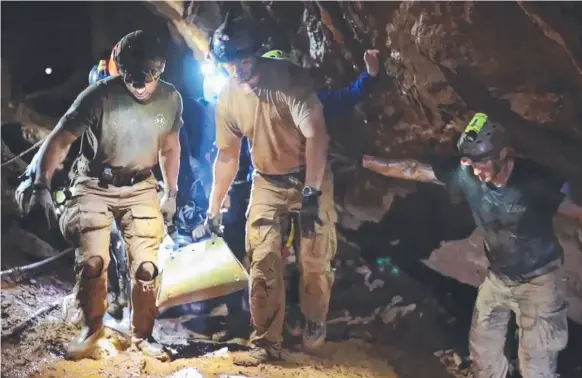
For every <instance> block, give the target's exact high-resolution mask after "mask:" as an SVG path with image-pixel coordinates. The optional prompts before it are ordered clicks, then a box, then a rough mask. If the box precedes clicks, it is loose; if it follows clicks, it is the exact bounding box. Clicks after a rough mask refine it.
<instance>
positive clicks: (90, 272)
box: [82, 256, 105, 279]
mask: <svg viewBox="0 0 582 378" xmlns="http://www.w3.org/2000/svg"><path fill="white" fill-rule="evenodd" d="M104 268H105V261H103V258H102V257H100V256H92V257H89V258H88V259H87V260H86V261H84V262H83V267H82V269H83V278H89V279H90V278H97V277H99V276H100V275H101V274H102V273H103V269H104Z"/></svg>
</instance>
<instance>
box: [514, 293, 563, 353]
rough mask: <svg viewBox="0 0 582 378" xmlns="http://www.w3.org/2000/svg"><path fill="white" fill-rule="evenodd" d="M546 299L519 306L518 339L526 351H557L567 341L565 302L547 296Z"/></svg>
mask: <svg viewBox="0 0 582 378" xmlns="http://www.w3.org/2000/svg"><path fill="white" fill-rule="evenodd" d="M532 300H533V301H536V299H532ZM547 301H548V302H547V303H543V302H546V301H544V300H542V303H537V304H531V305H529V306H520V309H519V310H520V313H519V314H517V322H518V325H519V339H520V345H521V347H522V348H524V350H526V351H549V352H559V351H561V350H562V349H564V348H565V347H566V344H567V343H568V316H567V303H566V302H565V301H563V300H556V299H549V298H548V299H547Z"/></svg>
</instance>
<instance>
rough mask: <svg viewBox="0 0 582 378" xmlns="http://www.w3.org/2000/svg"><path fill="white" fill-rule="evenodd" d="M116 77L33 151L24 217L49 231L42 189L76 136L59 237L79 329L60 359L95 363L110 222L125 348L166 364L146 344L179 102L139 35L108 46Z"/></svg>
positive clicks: (172, 177)
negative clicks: (116, 235) (69, 262)
mask: <svg viewBox="0 0 582 378" xmlns="http://www.w3.org/2000/svg"><path fill="white" fill-rule="evenodd" d="M113 59H114V61H115V64H116V66H117V68H118V69H119V73H120V76H117V77H110V78H106V79H104V80H100V81H98V82H97V83H96V84H93V85H91V86H90V87H88V88H87V89H86V90H84V91H83V92H81V94H80V95H79V96H78V97H77V99H76V100H75V102H74V103H73V105H72V106H71V107H70V108H69V110H68V111H67V113H66V114H65V115H64V116H63V117H62V118H61V120H60V121H59V123H58V124H57V126H56V127H55V129H54V130H53V131H52V132H51V134H50V135H49V137H48V139H47V141H46V143H44V144H43V146H42V148H41V150H40V152H39V154H40V157H39V165H38V168H37V172H36V178H35V183H34V185H33V191H32V195H31V199H30V204H29V212H30V213H33V214H35V213H38V214H39V215H40V216H42V217H45V218H46V220H47V222H48V224H49V225H51V226H54V224H55V222H56V217H55V214H54V205H53V200H52V198H51V192H50V183H51V178H52V176H53V173H54V172H55V168H56V167H57V166H59V165H60V163H61V161H62V160H63V159H64V158H65V156H66V154H67V152H68V150H69V148H70V146H71V144H72V143H73V142H74V141H75V140H76V139H78V138H80V137H81V138H83V139H82V143H83V154H82V155H81V156H80V157H79V159H80V161H79V162H78V163H77V172H76V175H75V178H74V180H73V183H72V187H71V191H72V198H71V200H70V201H68V202H67V205H66V208H65V211H64V213H63V215H62V216H61V218H60V222H59V225H60V229H61V231H62V233H63V235H64V236H65V238H66V239H67V240H68V241H70V242H71V243H73V244H74V245H75V246H76V247H77V250H76V263H75V272H76V273H77V290H76V299H77V302H78V305H79V307H80V308H81V310H82V312H83V317H84V324H83V328H82V330H81V334H80V335H79V337H78V338H77V339H76V340H74V341H73V342H72V343H71V344H70V345H69V346H68V347H67V351H66V358H68V359H80V358H85V357H95V356H96V355H95V353H94V352H96V351H97V350H98V349H99V347H98V341H99V339H100V338H101V337H102V335H103V315H104V314H105V311H106V309H107V298H106V295H107V267H108V265H109V261H110V257H109V234H110V227H111V223H112V220H115V221H116V222H117V223H118V225H119V228H120V231H121V232H122V234H123V237H124V239H125V243H126V245H127V254H128V264H129V265H130V266H129V271H130V276H131V302H132V306H131V307H132V316H131V325H132V333H133V342H134V344H135V345H136V347H137V348H138V349H140V350H141V351H142V352H143V353H145V354H147V355H150V356H153V357H156V358H159V359H162V360H165V359H167V358H168V357H169V356H168V354H167V352H166V351H165V350H164V348H163V347H162V346H161V345H160V344H159V343H157V342H156V341H155V340H154V339H153V338H152V330H153V325H154V319H155V317H156V314H157V311H158V310H157V308H156V306H155V284H154V283H155V278H156V276H157V274H158V268H157V267H156V262H157V252H158V247H159V245H160V242H161V241H162V238H163V235H164V220H166V221H170V220H171V219H172V217H173V215H174V213H175V211H176V194H177V179H178V170H179V164H180V161H179V158H180V143H179V139H178V131H179V129H180V127H182V99H181V97H180V95H179V93H178V92H177V91H176V89H175V88H174V87H173V86H172V85H171V84H169V83H166V82H164V81H162V80H160V75H161V74H162V72H163V71H164V66H165V58H164V46H163V44H162V43H161V42H160V40H159V39H158V38H156V37H155V36H152V35H149V34H147V33H145V32H142V31H140V30H138V31H135V32H132V33H130V34H128V35H126V36H125V37H123V39H121V41H120V42H119V43H118V44H117V45H116V47H115V49H114V51H113ZM158 162H159V164H160V168H161V171H162V175H163V178H164V185H165V188H164V195H163V197H162V200H161V204H160V200H159V199H158V195H157V191H156V185H157V182H156V179H155V178H154V176H153V175H152V168H153V167H154V166H155V165H156V164H158Z"/></svg>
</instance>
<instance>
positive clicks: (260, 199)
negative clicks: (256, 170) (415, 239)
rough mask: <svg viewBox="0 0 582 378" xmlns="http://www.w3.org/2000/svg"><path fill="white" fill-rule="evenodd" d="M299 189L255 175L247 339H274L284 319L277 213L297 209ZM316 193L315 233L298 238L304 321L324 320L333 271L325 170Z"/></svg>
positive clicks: (333, 240)
mask: <svg viewBox="0 0 582 378" xmlns="http://www.w3.org/2000/svg"><path fill="white" fill-rule="evenodd" d="M301 189H302V188H298V187H292V186H290V185H289V186H282V185H280V184H277V183H273V182H272V181H270V180H269V179H267V178H265V177H263V176H261V175H260V174H257V175H255V177H254V178H253V186H252V190H251V200H250V203H249V209H248V215H247V254H248V257H249V261H250V282H249V297H250V299H249V303H250V310H251V320H252V325H253V328H254V330H253V333H252V335H251V341H252V342H253V343H255V344H257V345H260V344H262V343H265V344H268V343H279V342H281V341H282V339H283V324H284V320H285V284H284V280H283V261H282V256H281V250H282V245H283V237H284V235H283V232H282V229H281V217H283V216H288V214H289V213H291V212H299V210H300V208H301V199H302V196H301ZM321 189H322V192H323V194H322V196H321V197H320V211H319V217H320V219H321V220H322V225H317V226H316V235H314V236H312V237H310V238H305V237H301V239H300V248H299V253H298V258H299V260H298V266H299V271H300V288H299V291H300V304H301V311H302V312H303V314H304V315H305V317H306V319H308V320H310V321H314V322H325V320H326V317H327V312H328V309H329V300H330V293H331V287H332V285H333V271H332V267H331V261H332V259H333V257H334V255H335V252H336V246H337V240H336V229H335V222H336V220H337V215H336V213H335V209H334V206H333V181H332V175H331V172H328V173H326V176H325V178H324V183H323V185H322V188H321Z"/></svg>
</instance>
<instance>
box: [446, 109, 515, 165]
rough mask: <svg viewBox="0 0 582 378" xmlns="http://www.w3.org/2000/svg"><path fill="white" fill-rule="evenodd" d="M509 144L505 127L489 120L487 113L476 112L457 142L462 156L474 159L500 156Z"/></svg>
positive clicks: (479, 159)
mask: <svg viewBox="0 0 582 378" xmlns="http://www.w3.org/2000/svg"><path fill="white" fill-rule="evenodd" d="M507 146H508V140H507V135H506V133H505V129H504V128H503V126H501V125H500V124H499V123H497V122H493V121H491V120H489V117H488V116H487V114H485V113H476V114H475V116H473V119H472V120H471V122H469V124H468V125H467V128H466V129H465V131H464V132H463V134H462V135H461V138H459V141H458V142H457V148H458V149H459V152H460V153H461V156H463V157H467V158H469V159H471V160H473V161H481V160H486V159H492V158H496V157H499V154H500V152H501V150H502V149H503V148H504V147H507Z"/></svg>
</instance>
